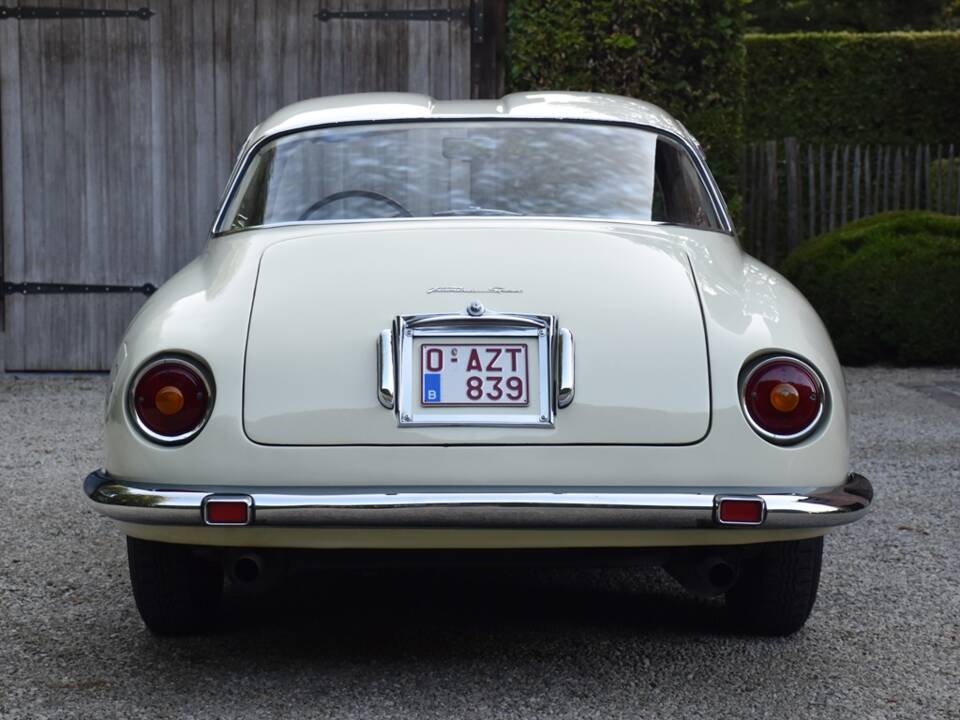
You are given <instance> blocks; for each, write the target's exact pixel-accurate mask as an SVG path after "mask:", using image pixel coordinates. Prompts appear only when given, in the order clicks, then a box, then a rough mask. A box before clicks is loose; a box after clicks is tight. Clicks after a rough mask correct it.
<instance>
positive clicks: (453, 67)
mask: <svg viewBox="0 0 960 720" xmlns="http://www.w3.org/2000/svg"><path fill="white" fill-rule="evenodd" d="M479 1H482V0H478V2H479ZM450 5H451V7H453V8H457V9H460V10H463V11H465V12H466V13H467V17H469V16H470V5H471V3H470V0H453V2H451V4H450ZM448 28H449V31H450V93H449V97H451V98H454V99H456V98H462V99H467V98H470V97H471V95H473V88H472V86H471V79H470V50H471V44H470V24H469V23H467V22H452V23H449V24H448Z"/></svg>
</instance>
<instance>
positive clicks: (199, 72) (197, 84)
mask: <svg viewBox="0 0 960 720" xmlns="http://www.w3.org/2000/svg"><path fill="white" fill-rule="evenodd" d="M213 5H214V4H213V3H211V2H194V3H192V10H193V48H192V57H191V64H192V65H193V93H194V101H193V122H194V127H195V140H194V142H195V143H196V145H195V147H196V150H195V153H194V155H195V158H196V162H195V163H194V166H193V180H192V183H191V185H192V187H193V193H192V194H191V195H192V198H193V201H192V203H191V206H190V215H191V218H190V229H189V231H188V232H189V236H188V238H187V241H188V243H189V244H188V245H186V246H185V248H184V252H185V255H190V256H193V255H195V254H197V253H198V252H199V251H200V249H201V248H202V247H203V242H204V239H205V238H206V236H207V233H208V231H209V229H210V225H211V223H212V222H213V215H214V212H215V211H216V205H217V198H218V197H219V195H220V187H221V186H222V185H223V183H224V182H226V179H227V178H226V176H225V175H221V174H220V172H219V170H218V168H217V110H216V59H215V55H214V52H215V51H214V29H213V23H214V16H213V12H214V8H213ZM188 259H189V258H186V257H185V258H184V261H186V260H188Z"/></svg>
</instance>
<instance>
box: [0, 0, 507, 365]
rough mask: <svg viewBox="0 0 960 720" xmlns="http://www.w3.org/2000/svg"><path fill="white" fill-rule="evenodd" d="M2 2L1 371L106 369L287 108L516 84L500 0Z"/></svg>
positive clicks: (492, 90)
mask: <svg viewBox="0 0 960 720" xmlns="http://www.w3.org/2000/svg"><path fill="white" fill-rule="evenodd" d="M3 2H4V0H0V183H2V184H0V195H2V203H0V208H2V222H0V232H2V238H3V264H2V266H0V272H2V276H3V281H4V282H3V285H4V293H3V295H2V299H3V305H4V307H3V312H2V314H0V318H2V321H3V323H4V330H5V333H4V341H3V345H4V348H3V350H4V352H3V357H2V359H0V369H3V366H4V365H5V369H6V370H8V371H10V370H102V369H106V368H108V367H109V365H110V363H111V361H112V356H113V353H114V351H115V349H116V345H117V343H118V342H119V338H120V336H121V334H122V332H123V329H124V328H125V326H126V324H127V323H128V322H129V320H130V318H131V316H132V314H133V313H134V312H135V311H136V309H137V308H138V307H139V306H140V304H141V303H142V302H143V300H144V298H145V297H146V295H148V294H149V293H150V292H151V291H152V290H153V289H154V287H155V286H157V285H159V284H160V283H162V282H163V281H164V280H165V279H166V278H167V277H169V276H170V275H171V274H172V273H173V272H175V271H176V270H177V269H178V268H180V267H182V266H183V265H185V264H186V263H187V262H188V261H189V260H190V259H192V258H193V257H194V256H195V255H196V254H197V253H198V252H199V251H200V250H201V249H202V247H203V244H204V242H205V240H206V236H207V232H208V229H209V226H210V224H211V222H212V219H213V214H214V211H215V206H216V203H217V200H218V197H219V194H220V192H221V190H222V188H223V185H224V183H225V182H226V178H227V175H228V173H229V171H230V167H231V165H232V163H233V160H234V157H235V154H236V152H237V150H238V149H239V147H240V145H241V144H242V142H243V140H244V139H245V138H246V135H247V134H248V133H249V132H250V130H251V129H252V128H253V126H254V125H255V124H256V123H257V122H259V121H260V120H262V119H263V118H265V117H266V116H267V115H269V114H270V113H271V112H273V111H274V110H276V109H277V108H279V107H282V106H283V105H286V104H288V103H291V102H294V101H296V100H300V99H303V98H308V97H316V96H318V95H331V94H337V93H344V92H362V91H374V90H409V91H413V92H423V93H427V94H430V95H433V96H434V97H437V98H444V99H445V98H458V97H471V96H472V97H494V96H498V95H499V94H500V93H501V92H502V85H503V81H502V64H501V63H500V62H499V61H498V58H499V56H500V55H501V54H502V53H500V52H499V50H500V49H499V48H498V43H501V42H502V38H503V33H502V27H503V15H504V3H503V0H473V1H472V2H471V0H129V2H127V1H126V0H47V2H44V1H43V0H20V2H19V3H16V4H14V3H13V2H12V1H11V0H7V2H6V4H5V5H4V4H3Z"/></svg>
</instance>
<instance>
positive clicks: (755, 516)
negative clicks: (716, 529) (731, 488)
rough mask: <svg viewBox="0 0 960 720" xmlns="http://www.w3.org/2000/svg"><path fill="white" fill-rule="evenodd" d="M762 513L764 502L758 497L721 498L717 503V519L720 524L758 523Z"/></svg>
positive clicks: (761, 519) (761, 518)
mask: <svg viewBox="0 0 960 720" xmlns="http://www.w3.org/2000/svg"><path fill="white" fill-rule="evenodd" d="M763 515H764V503H763V500H761V499H759V498H757V499H756V500H752V499H750V498H721V500H720V502H719V503H718V504H717V520H718V521H719V522H720V523H721V524H723V523H731V524H743V525H759V524H760V523H762V522H763Z"/></svg>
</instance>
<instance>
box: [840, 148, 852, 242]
mask: <svg viewBox="0 0 960 720" xmlns="http://www.w3.org/2000/svg"><path fill="white" fill-rule="evenodd" d="M849 160H850V146H849V145H844V146H843V156H842V160H841V163H840V224H841V225H846V224H847V198H848V197H849V195H848V194H847V190H848V184H847V178H848V169H849Z"/></svg>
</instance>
